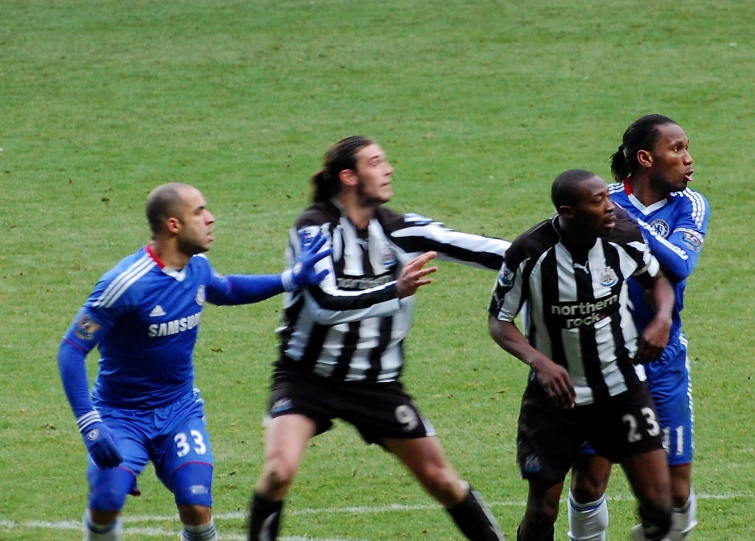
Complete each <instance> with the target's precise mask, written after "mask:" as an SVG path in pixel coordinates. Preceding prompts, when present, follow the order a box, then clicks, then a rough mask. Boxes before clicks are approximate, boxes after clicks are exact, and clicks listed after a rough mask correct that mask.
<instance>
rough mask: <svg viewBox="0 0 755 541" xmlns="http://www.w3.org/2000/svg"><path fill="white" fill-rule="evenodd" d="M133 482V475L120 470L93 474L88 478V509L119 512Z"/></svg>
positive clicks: (100, 471) (101, 471)
mask: <svg viewBox="0 0 755 541" xmlns="http://www.w3.org/2000/svg"><path fill="white" fill-rule="evenodd" d="M134 481H135V480H134V476H133V474H132V473H131V472H129V471H127V470H124V469H121V468H112V469H109V470H98V471H96V472H94V473H93V474H91V476H90V478H89V509H91V510H93V511H94V512H96V511H120V510H121V509H122V508H123V504H124V503H125V501H126V496H127V495H128V493H129V492H131V488H132V487H133V485H134Z"/></svg>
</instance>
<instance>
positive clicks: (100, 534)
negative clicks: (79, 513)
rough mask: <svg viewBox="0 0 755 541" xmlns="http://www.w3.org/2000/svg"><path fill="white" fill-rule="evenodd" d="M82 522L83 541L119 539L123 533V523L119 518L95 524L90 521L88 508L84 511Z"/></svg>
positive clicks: (118, 540) (112, 540)
mask: <svg viewBox="0 0 755 541" xmlns="http://www.w3.org/2000/svg"><path fill="white" fill-rule="evenodd" d="M82 523H83V525H84V541H120V539H121V535H122V534H123V525H122V524H121V521H120V519H116V521H115V522H113V523H112V524H97V523H96V522H92V515H91V513H90V512H89V509H87V510H86V511H84V516H83V517H82Z"/></svg>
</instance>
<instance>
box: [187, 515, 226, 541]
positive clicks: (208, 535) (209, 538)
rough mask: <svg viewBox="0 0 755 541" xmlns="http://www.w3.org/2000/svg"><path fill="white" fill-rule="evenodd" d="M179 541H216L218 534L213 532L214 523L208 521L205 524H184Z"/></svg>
mask: <svg viewBox="0 0 755 541" xmlns="http://www.w3.org/2000/svg"><path fill="white" fill-rule="evenodd" d="M181 541H218V533H217V532H216V531H215V522H214V521H213V520H212V519H210V522H208V523H206V524H200V525H199V526H188V525H186V524H184V531H183V532H182V533H181Z"/></svg>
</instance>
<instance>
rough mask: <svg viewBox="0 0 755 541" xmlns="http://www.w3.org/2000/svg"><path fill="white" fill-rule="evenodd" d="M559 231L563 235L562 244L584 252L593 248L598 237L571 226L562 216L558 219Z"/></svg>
mask: <svg viewBox="0 0 755 541" xmlns="http://www.w3.org/2000/svg"><path fill="white" fill-rule="evenodd" d="M557 222H558V230H559V233H560V235H561V244H563V245H564V246H566V247H567V248H569V249H572V250H583V249H585V248H592V247H593V246H594V245H595V241H596V240H598V237H597V236H596V235H594V234H592V233H588V232H585V231H580V230H578V229H577V228H576V227H573V226H570V224H569V222H567V221H566V220H564V219H563V218H562V217H561V216H559V217H558V220H557Z"/></svg>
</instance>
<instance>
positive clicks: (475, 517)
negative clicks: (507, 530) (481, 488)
mask: <svg viewBox="0 0 755 541" xmlns="http://www.w3.org/2000/svg"><path fill="white" fill-rule="evenodd" d="M446 510H447V511H448V514H449V515H451V518H453V520H454V522H455V523H456V526H458V528H459V530H461V532H462V533H463V534H464V535H465V536H466V538H467V539H470V540H471V541H505V540H504V537H503V533H502V532H501V529H500V527H499V526H498V523H497V522H496V520H495V517H494V516H493V513H491V512H490V509H489V508H488V506H487V505H486V504H485V502H484V501H483V499H482V496H480V494H479V493H478V492H477V491H475V490H474V489H472V487H469V492H468V493H467V496H466V498H464V499H463V500H462V501H461V503H458V504H456V505H454V506H452V507H447V508H446Z"/></svg>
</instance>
